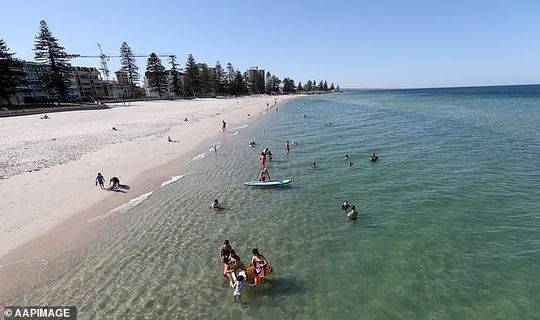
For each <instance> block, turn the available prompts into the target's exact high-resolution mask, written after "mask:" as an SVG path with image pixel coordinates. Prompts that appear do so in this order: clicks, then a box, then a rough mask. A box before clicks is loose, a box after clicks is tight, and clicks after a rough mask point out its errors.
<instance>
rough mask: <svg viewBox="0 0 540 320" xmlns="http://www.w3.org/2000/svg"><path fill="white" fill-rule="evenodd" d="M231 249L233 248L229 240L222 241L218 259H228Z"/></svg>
mask: <svg viewBox="0 0 540 320" xmlns="http://www.w3.org/2000/svg"><path fill="white" fill-rule="evenodd" d="M232 250H233V248H232V247H231V245H230V244H229V240H225V241H223V244H222V245H221V247H219V259H220V260H221V262H223V263H225V258H227V259H229V256H230V255H231V251H232Z"/></svg>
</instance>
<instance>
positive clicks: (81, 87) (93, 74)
mask: <svg viewBox="0 0 540 320" xmlns="http://www.w3.org/2000/svg"><path fill="white" fill-rule="evenodd" d="M71 79H72V82H74V83H75V86H76V87H77V93H78V99H79V100H80V101H94V100H96V99H99V98H102V97H105V96H107V94H106V92H105V86H104V82H103V80H101V73H100V72H99V70H98V69H96V68H93V67H71Z"/></svg>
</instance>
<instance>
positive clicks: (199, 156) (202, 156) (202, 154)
mask: <svg viewBox="0 0 540 320" xmlns="http://www.w3.org/2000/svg"><path fill="white" fill-rule="evenodd" d="M201 159H204V153H201V154H200V155H198V156H196V157H195V158H193V160H201Z"/></svg>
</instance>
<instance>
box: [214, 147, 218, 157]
mask: <svg viewBox="0 0 540 320" xmlns="http://www.w3.org/2000/svg"><path fill="white" fill-rule="evenodd" d="M214 155H216V156H217V145H214Z"/></svg>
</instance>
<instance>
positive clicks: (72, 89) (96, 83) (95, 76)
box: [11, 61, 105, 104]
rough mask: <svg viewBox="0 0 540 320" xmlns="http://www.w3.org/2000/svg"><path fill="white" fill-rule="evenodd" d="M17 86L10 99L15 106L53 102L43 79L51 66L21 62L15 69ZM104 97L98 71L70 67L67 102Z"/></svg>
mask: <svg viewBox="0 0 540 320" xmlns="http://www.w3.org/2000/svg"><path fill="white" fill-rule="evenodd" d="M16 71H17V74H18V75H19V80H20V81H19V85H18V86H17V89H16V93H15V95H14V97H13V98H12V99H11V101H12V103H15V104H26V103H33V102H43V101H50V100H54V99H55V97H54V96H53V95H52V94H51V93H50V92H49V91H48V90H47V87H46V86H45V78H46V76H47V75H48V74H49V73H50V72H51V66H50V65H48V64H45V63H40V62H33V61H21V64H20V65H19V66H18V67H17V70H16ZM104 96H105V91H104V86H103V81H102V80H101V75H100V73H99V70H97V69H96V68H88V67H71V66H70V79H69V84H68V90H67V99H68V101H73V102H80V101H93V100H95V99H98V98H101V97H104Z"/></svg>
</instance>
